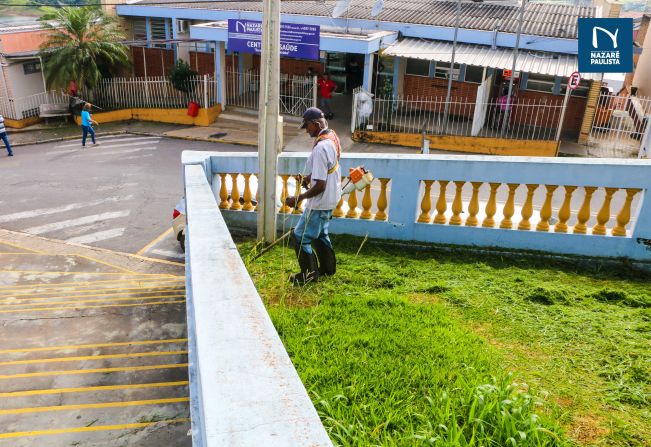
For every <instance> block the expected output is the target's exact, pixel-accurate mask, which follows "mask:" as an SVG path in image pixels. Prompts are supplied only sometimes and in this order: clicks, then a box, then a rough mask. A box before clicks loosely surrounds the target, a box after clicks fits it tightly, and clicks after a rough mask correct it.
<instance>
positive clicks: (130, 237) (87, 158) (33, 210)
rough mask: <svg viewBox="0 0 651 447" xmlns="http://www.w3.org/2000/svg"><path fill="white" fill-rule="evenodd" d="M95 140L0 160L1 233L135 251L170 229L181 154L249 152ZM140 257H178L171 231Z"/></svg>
mask: <svg viewBox="0 0 651 447" xmlns="http://www.w3.org/2000/svg"><path fill="white" fill-rule="evenodd" d="M97 141H98V142H99V143H100V145H98V146H93V144H92V143H91V142H90V141H89V142H88V144H87V146H86V148H84V149H82V148H81V143H80V140H72V141H62V142H59V143H46V144H40V145H33V146H21V147H17V148H16V149H15V154H16V156H15V157H13V158H9V157H4V156H3V157H0V188H1V190H2V191H3V193H4V194H3V195H2V197H0V210H2V212H1V213H0V228H5V229H8V230H15V231H22V232H27V233H30V234H34V235H38V236H43V237H47V238H53V239H59V240H64V241H68V242H74V243H79V244H87V245H91V246H95V247H102V248H107V249H111V250H116V251H122V252H127V253H137V252H139V251H141V249H142V248H144V247H145V246H147V245H148V244H149V242H151V241H153V240H154V239H156V238H158V237H159V236H160V235H162V234H163V233H165V232H166V231H167V230H168V229H169V228H170V226H171V221H172V220H171V218H172V211H173V208H174V205H175V204H176V203H177V202H178V201H179V199H180V198H181V197H182V195H183V185H182V177H181V173H182V171H181V163H180V162H181V152H182V151H183V150H197V151H203V150H205V151H216V150H217V151H250V150H252V148H249V147H245V146H234V145H232V146H229V145H224V144H218V143H210V142H196V141H185V140H178V139H169V138H162V137H158V136H154V137H152V136H138V135H128V134H127V135H119V136H108V137H99V138H98V139H97ZM142 254H143V255H146V256H151V257H156V258H162V259H167V260H172V261H179V260H182V252H181V250H180V248H179V246H178V243H177V242H176V240H174V239H173V237H172V235H171V232H167V235H166V237H163V238H162V239H161V240H160V241H159V242H158V243H156V244H154V245H152V246H151V247H149V249H148V250H147V251H146V252H144V253H142Z"/></svg>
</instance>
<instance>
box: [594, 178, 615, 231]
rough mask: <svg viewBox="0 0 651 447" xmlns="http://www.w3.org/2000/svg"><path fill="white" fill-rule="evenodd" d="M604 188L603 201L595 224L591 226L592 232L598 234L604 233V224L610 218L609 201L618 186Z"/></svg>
mask: <svg viewBox="0 0 651 447" xmlns="http://www.w3.org/2000/svg"><path fill="white" fill-rule="evenodd" d="M605 189H606V197H604V203H603V204H602V205H601V209H600V210H599V214H597V224H596V225H595V226H594V227H592V234H596V235H599V236H605V235H606V224H607V223H608V221H609V220H610V202H611V201H612V200H613V194H615V193H616V192H617V190H618V189H619V188H605Z"/></svg>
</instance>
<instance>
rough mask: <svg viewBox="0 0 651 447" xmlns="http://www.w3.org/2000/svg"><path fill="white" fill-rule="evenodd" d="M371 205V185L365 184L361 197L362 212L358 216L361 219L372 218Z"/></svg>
mask: <svg viewBox="0 0 651 447" xmlns="http://www.w3.org/2000/svg"><path fill="white" fill-rule="evenodd" d="M371 206H373V200H372V199H371V185H366V188H364V197H362V214H360V216H359V217H360V218H362V219H372V218H373V213H371Z"/></svg>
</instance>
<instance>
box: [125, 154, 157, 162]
mask: <svg viewBox="0 0 651 447" xmlns="http://www.w3.org/2000/svg"><path fill="white" fill-rule="evenodd" d="M153 156H154V154H144V155H133V156H131V157H122V158H120V161H125V160H140V159H143V158H149V157H153Z"/></svg>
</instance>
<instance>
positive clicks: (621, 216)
mask: <svg viewBox="0 0 651 447" xmlns="http://www.w3.org/2000/svg"><path fill="white" fill-rule="evenodd" d="M640 191H641V189H633V188H627V189H626V199H625V201H624V205H622V209H621V210H620V211H619V213H617V225H615V228H613V232H612V235H613V236H626V225H627V224H628V222H629V221H630V220H631V204H632V203H633V197H635V194H637V193H638V192H640Z"/></svg>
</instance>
